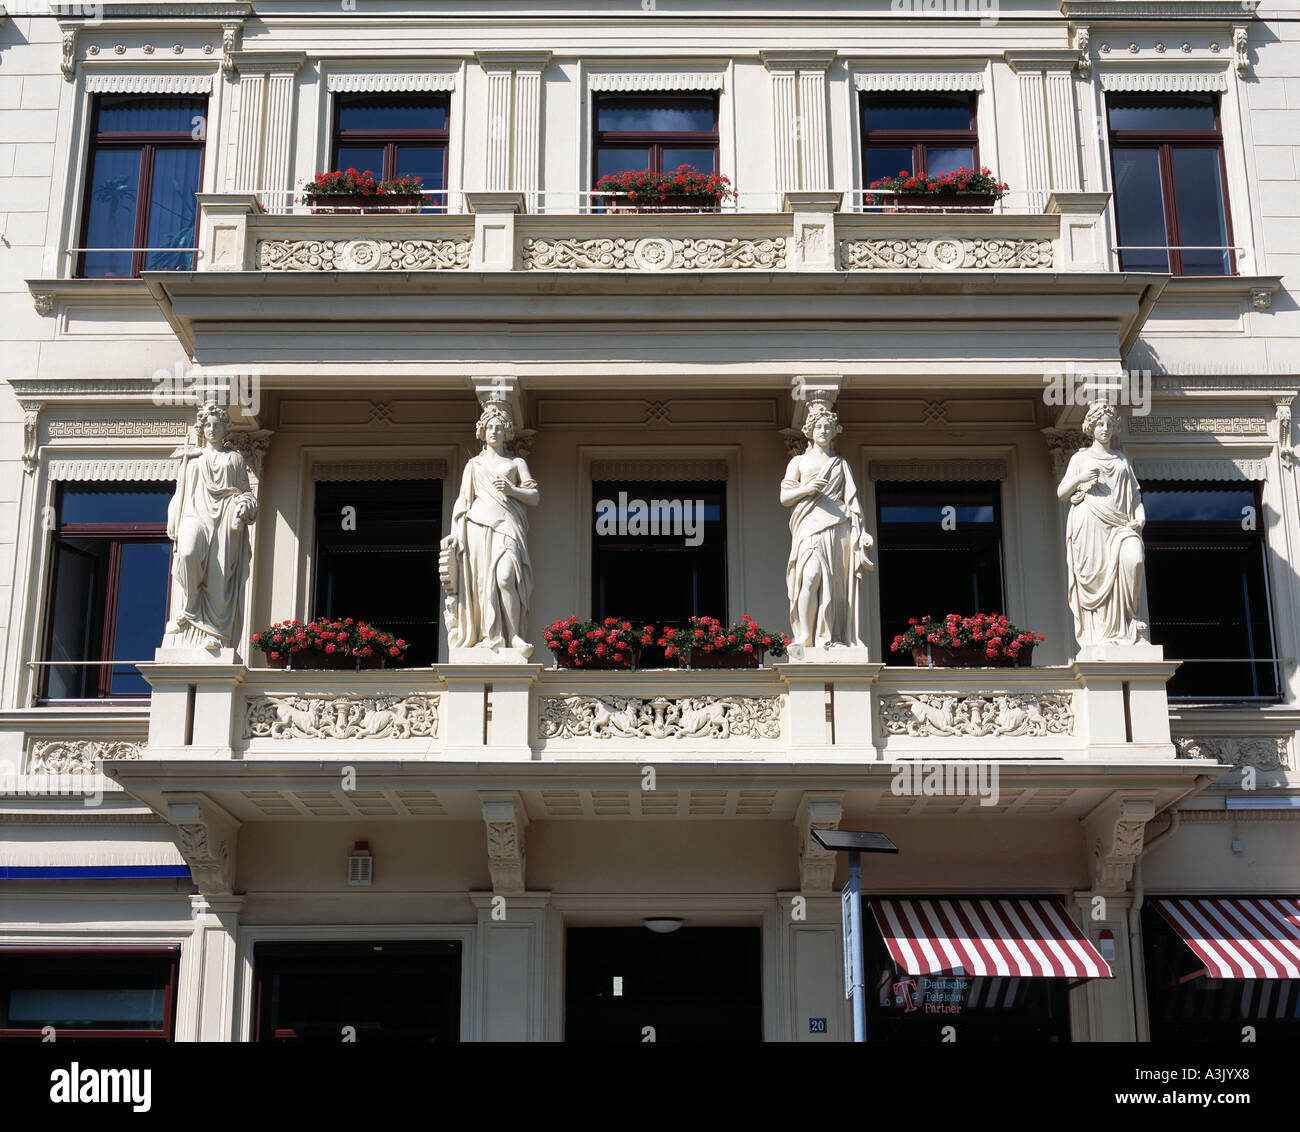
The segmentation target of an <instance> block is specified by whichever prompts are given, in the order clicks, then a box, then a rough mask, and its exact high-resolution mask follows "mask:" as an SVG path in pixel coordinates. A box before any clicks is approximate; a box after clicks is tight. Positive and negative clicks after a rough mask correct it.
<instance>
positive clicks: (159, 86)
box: [85, 71, 216, 96]
mask: <svg viewBox="0 0 1300 1132" xmlns="http://www.w3.org/2000/svg"><path fill="white" fill-rule="evenodd" d="M215 78H216V72H215V71H213V72H212V73H210V74H206V75H176V74H167V73H166V72H164V73H162V74H159V73H156V72H155V73H145V74H121V73H113V74H95V75H87V76H86V82H85V90H86V93H87V94H206V95H209V96H210V95H211V94H212V87H213V80H214V79H215Z"/></svg>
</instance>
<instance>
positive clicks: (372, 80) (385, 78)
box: [325, 71, 456, 94]
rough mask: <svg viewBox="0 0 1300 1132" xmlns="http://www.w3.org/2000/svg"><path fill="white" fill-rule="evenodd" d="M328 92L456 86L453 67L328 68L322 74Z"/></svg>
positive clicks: (434, 88)
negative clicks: (395, 69)
mask: <svg viewBox="0 0 1300 1132" xmlns="http://www.w3.org/2000/svg"><path fill="white" fill-rule="evenodd" d="M325 89H326V90H328V91H329V92H330V94H357V93H360V94H370V93H376V94H388V93H390V92H393V91H450V90H455V89H456V72H455V71H418V72H413V71H407V72H402V73H398V72H389V73H385V72H383V71H357V72H344V73H338V72H331V73H330V74H328V75H327V76H326V77H325Z"/></svg>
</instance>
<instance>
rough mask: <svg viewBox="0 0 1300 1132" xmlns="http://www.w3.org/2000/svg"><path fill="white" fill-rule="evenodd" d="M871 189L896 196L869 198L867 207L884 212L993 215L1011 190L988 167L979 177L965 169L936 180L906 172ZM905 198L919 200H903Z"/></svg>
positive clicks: (979, 173) (980, 172)
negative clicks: (1001, 200) (950, 210)
mask: <svg viewBox="0 0 1300 1132" xmlns="http://www.w3.org/2000/svg"><path fill="white" fill-rule="evenodd" d="M868 188H872V189H886V190H888V191H889V192H890V193H891V194H894V195H891V196H868V197H867V200H866V203H867V205H868V207H871V206H873V205H878V206H881V211H882V212H931V211H943V212H946V211H948V210H949V209H955V210H960V211H962V212H992V211H993V202H994V201H995V200H1000V199H1001V198H1002V197H1003V196H1005V195H1006V193H1007V192H1008V190H1009V189H1010V186H1009V185H1007V184H1006V182H1005V181H999V180H998V179H997V178H995V177H994V176H993V172H992V170H990V169H989V168H988V167H987V166H985V167H983V168H981V169H980V171H979V172H978V173H977V172H975V170H973V169H966V168H965V167H963V168H961V169H955V170H953V172H951V173H940V174H938V175H937V176H933V177H932V176H930V175H929V174H927V173H916V174H913V173H909V172H908V171H907V170H906V169H903V170H901V171H900V172H899V174H898V176H897V177H881V178H880V179H879V180H878V181H872V182H871V184H870V185H869V186H868ZM904 197H915V198H917V199H916V200H914V201H913V200H904V199H902V198H904ZM922 198H923V199H922Z"/></svg>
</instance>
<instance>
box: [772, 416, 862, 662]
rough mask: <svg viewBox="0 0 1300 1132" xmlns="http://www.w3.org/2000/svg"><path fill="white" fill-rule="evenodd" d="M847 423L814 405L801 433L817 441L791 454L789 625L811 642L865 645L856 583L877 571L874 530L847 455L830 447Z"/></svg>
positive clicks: (784, 485) (784, 491)
mask: <svg viewBox="0 0 1300 1132" xmlns="http://www.w3.org/2000/svg"><path fill="white" fill-rule="evenodd" d="M840 431H842V430H841V428H840V422H839V418H838V417H837V416H836V414H835V413H834V412H833V411H832V410H831V409H830V407H829V406H828V405H826V404H825V403H823V402H821V401H814V402H813V403H812V404H811V405H810V406H809V407H808V417H807V419H806V420H805V421H804V425H803V434H804V436H806V437H808V439H809V440H810V441H811V443H810V444H809V445H808V449H807V451H805V452H804V453H802V454H801V455H799V456H796V457H795V458H794V459H793V460H791V461H790V463H789V466H788V467H787V468H786V470H785V478H784V479H783V480H782V481H781V502H782V503H783V504H784V505H785V506H786V507H791V508H793V510H792V511H791V513H790V561H789V563H788V564H787V566H786V569H785V584H786V592H787V594H788V595H789V598H790V629H791V633H792V636H793V639H794V643H795V644H796V645H802V646H804V647H805V648H835V647H841V646H842V647H854V648H862V647H863V644H862V639H861V638H860V637H859V636H858V583H859V581H860V579H861V576H862V571H863V570H874V569H875V566H874V565H873V564H872V562H871V560H870V559H869V558H868V557H867V551H868V550H869V549H870V547H871V536H870V535H869V534H867V532H866V527H865V523H864V522H863V518H862V504H861V503H860V502H859V500H858V489H857V486H856V485H855V484H854V482H853V473H852V472H851V471H850V470H849V465H848V462H847V461H846V460H845V459H844V458H843V457H842V456H837V455H836V454H835V451H834V448H833V447H832V446H833V444H834V441H835V436H836V434H837V433H839V432H840Z"/></svg>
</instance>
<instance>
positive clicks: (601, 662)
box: [542, 617, 655, 672]
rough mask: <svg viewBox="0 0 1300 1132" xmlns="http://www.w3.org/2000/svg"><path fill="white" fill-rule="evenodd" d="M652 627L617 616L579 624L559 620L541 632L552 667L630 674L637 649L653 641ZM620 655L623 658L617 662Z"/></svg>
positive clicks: (636, 660) (633, 666)
mask: <svg viewBox="0 0 1300 1132" xmlns="http://www.w3.org/2000/svg"><path fill="white" fill-rule="evenodd" d="M654 631H655V630H654V626H653V625H642V626H639V627H638V626H635V625H633V624H632V622H631V621H627V620H624V619H623V618H621V617H606V618H605V619H604V620H603V621H580V620H579V619H578V618H577V617H568V618H564V617H561V618H560V620H558V621H555V622H552V623H551V624H550V625H547V626H546V628H545V629H543V630H542V638H543V640H545V641H546V647H547V648H548V649H550V650H551V653H552V655H553V656H554V657H555V667H556V668H595V669H597V670H600V671H605V672H612V671H616V672H630V671H631V670H632V669H634V668H635V667H636V666H637V662H638V661H639V660H640V658H641V649H642V648H643V647H644V646H645V645H648V644H651V643H652V642H653V640H654ZM620 656H621V657H623V658H625V659H624V660H622V661H620V659H619V658H620Z"/></svg>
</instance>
